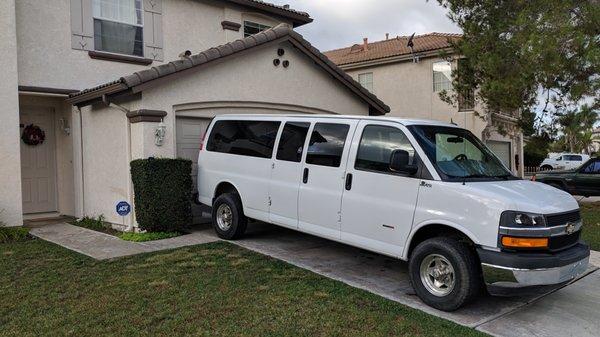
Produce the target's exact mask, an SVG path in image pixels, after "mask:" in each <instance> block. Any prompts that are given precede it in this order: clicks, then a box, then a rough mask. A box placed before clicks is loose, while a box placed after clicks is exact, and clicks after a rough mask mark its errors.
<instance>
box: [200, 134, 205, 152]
mask: <svg viewBox="0 0 600 337" xmlns="http://www.w3.org/2000/svg"><path fill="white" fill-rule="evenodd" d="M204 137H206V133H204V134H203V135H202V138H201V139H200V151H202V149H203V148H204Z"/></svg>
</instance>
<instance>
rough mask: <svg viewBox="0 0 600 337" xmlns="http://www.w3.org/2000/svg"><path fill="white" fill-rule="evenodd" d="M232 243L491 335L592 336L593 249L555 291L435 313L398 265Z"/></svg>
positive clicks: (100, 247) (118, 251)
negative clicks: (575, 275)
mask: <svg viewBox="0 0 600 337" xmlns="http://www.w3.org/2000/svg"><path fill="white" fill-rule="evenodd" d="M31 233H32V234H33V235H35V236H37V237H39V238H42V239H44V240H47V241H51V242H54V243H56V244H59V245H61V246H64V247H66V248H69V249H72V250H75V251H77V252H80V253H82V254H85V255H88V256H91V257H93V258H96V259H100V260H102V259H110V258H116V257H121V256H127V255H133V254H139V253H148V252H153V251H158V250H163V249H172V248H178V247H184V246H190V245H197V244H202V243H207V242H214V241H217V240H218V238H217V237H216V236H215V234H214V231H213V230H212V229H211V228H204V229H200V230H197V231H195V232H194V233H192V234H189V235H184V236H180V237H177V238H172V239H166V240H160V241H152V242H146V243H133V242H127V241H123V240H121V239H118V238H116V237H113V236H110V235H107V234H103V233H99V232H94V231H91V230H88V229H84V228H80V227H76V226H72V225H67V224H57V225H50V226H45V227H42V228H35V229H33V230H32V231H31ZM231 243H234V244H237V245H239V246H241V247H244V248H247V249H250V250H253V251H256V252H259V253H262V254H265V255H269V256H272V257H274V258H277V259H280V260H283V261H286V262H288V263H290V264H293V265H296V266H298V267H301V268H304V269H307V270H310V271H313V272H315V273H317V274H320V275H323V276H326V277H329V278H332V279H335V280H339V281H341V282H344V283H346V284H348V285H351V286H353V287H357V288H361V289H364V290H366V291H369V292H371V293H374V294H377V295H380V296H383V297H385V298H388V299H390V300H393V301H396V302H399V303H402V304H405V305H407V306H410V307H413V308H415V309H418V310H422V311H425V312H428V313H430V314H433V315H435V316H438V317H442V318H445V319H448V320H451V321H453V322H456V323H458V324H461V325H465V326H468V327H472V328H475V329H477V330H480V331H484V332H486V333H489V334H492V335H494V336H523V337H531V336H540V337H541V336H544V337H553V336H556V337H559V336H560V337H564V336H577V337H586V336H590V337H591V336H594V337H597V336H599V335H600V334H599V332H600V271H596V270H597V267H596V266H600V253H597V252H593V255H592V257H591V262H592V264H594V265H595V266H591V267H590V269H589V270H588V273H587V274H586V275H585V276H584V277H582V278H580V279H579V280H577V281H576V282H573V283H571V284H569V285H568V286H566V287H563V288H560V289H550V290H548V289H547V290H546V291H540V292H538V293H536V294H531V295H528V296H516V297H490V296H485V297H481V298H479V299H478V300H477V301H476V302H475V303H472V304H470V305H468V306H465V307H464V308H461V309H460V310H458V311H455V312H451V313H448V312H442V311H438V310H435V309H433V308H431V307H429V306H427V305H425V304H424V303H422V302H421V301H420V300H419V298H418V297H417V296H416V295H415V294H414V291H413V289H412V287H411V285H410V283H409V279H408V273H407V265H406V263H404V262H402V261H398V260H395V259H392V258H388V257H385V256H382V255H379V254H374V253H370V252H367V251H364V250H361V249H358V248H353V247H350V246H347V245H343V244H340V243H336V242H333V241H329V240H325V239H321V238H318V237H315V236H311V235H307V234H302V233H299V232H296V231H292V230H288V229H284V228H281V227H277V226H273V225H268V224H263V223H253V224H251V225H249V228H248V232H247V235H246V236H245V237H244V238H243V239H242V240H238V241H232V242H231Z"/></svg>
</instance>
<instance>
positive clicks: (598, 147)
mask: <svg viewBox="0 0 600 337" xmlns="http://www.w3.org/2000/svg"><path fill="white" fill-rule="evenodd" d="M592 139H593V141H592V146H591V150H592V151H591V152H590V154H596V155H598V153H599V152H600V128H597V129H594V130H593V131H592Z"/></svg>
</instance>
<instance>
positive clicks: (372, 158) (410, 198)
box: [341, 121, 421, 256]
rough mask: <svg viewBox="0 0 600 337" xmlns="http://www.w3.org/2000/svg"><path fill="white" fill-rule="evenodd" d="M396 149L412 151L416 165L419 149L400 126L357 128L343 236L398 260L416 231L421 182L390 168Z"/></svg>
mask: <svg viewBox="0 0 600 337" xmlns="http://www.w3.org/2000/svg"><path fill="white" fill-rule="evenodd" d="M394 150H405V151H408V153H409V155H410V163H411V164H414V161H415V160H416V159H415V150H414V148H413V146H412V145H411V143H410V141H409V140H408V139H407V137H406V135H405V133H404V131H402V130H401V129H400V128H399V127H398V125H397V124H395V123H384V122H369V121H362V122H361V123H360V124H359V125H358V127H357V129H356V133H355V136H354V139H353V141H352V148H351V150H350V159H349V160H348V167H347V170H346V171H347V176H346V179H347V183H346V184H345V190H344V195H343V199H342V229H341V238H342V241H344V242H347V243H350V244H353V245H356V246H359V247H363V248H366V249H370V250H374V251H378V252H382V253H385V254H388V255H392V256H400V255H401V254H402V248H403V246H404V243H405V242H406V238H407V237H408V234H409V233H410V229H411V227H412V223H413V214H414V211H415V206H416V202H417V193H418V191H419V184H420V182H421V180H420V179H418V177H417V176H416V175H415V176H409V175H406V174H400V173H395V172H392V171H391V170H390V168H389V163H390V155H391V154H392V151H394ZM349 176H351V178H350V177H349Z"/></svg>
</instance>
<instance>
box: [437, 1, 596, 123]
mask: <svg viewBox="0 0 600 337" xmlns="http://www.w3.org/2000/svg"><path fill="white" fill-rule="evenodd" d="M438 2H439V3H440V4H441V5H442V6H444V7H446V8H448V9H449V14H448V16H449V18H450V19H451V20H452V21H453V22H455V23H456V24H457V25H458V26H459V27H460V28H461V29H462V31H463V34H464V35H463V38H462V39H459V40H457V41H456V42H453V46H454V48H455V50H456V52H457V53H458V54H459V55H462V57H464V58H465V61H464V62H462V64H461V67H458V68H457V69H456V70H454V73H453V78H454V80H453V85H454V88H455V91H454V93H453V94H451V95H446V96H444V94H442V95H441V97H442V99H444V100H446V101H447V102H449V103H452V104H454V103H455V102H456V101H457V99H458V96H459V93H461V92H469V91H472V90H473V89H475V88H477V92H476V99H477V100H478V101H480V102H481V103H483V104H484V106H486V107H487V108H488V109H489V110H491V111H502V112H516V111H530V110H531V109H532V107H533V106H535V105H536V104H538V103H541V104H543V105H544V111H548V110H549V109H551V108H555V109H563V108H565V107H571V108H573V107H576V106H578V105H579V104H580V103H581V102H583V101H587V102H591V104H590V106H591V107H593V108H598V107H600V97H599V92H600V75H599V69H600V24H598V22H600V1H599V0H479V1H476V0H438ZM458 79H460V81H459V80H458ZM540 92H543V97H544V98H543V99H542V102H538V97H539V93H540ZM542 118H543V117H542Z"/></svg>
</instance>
